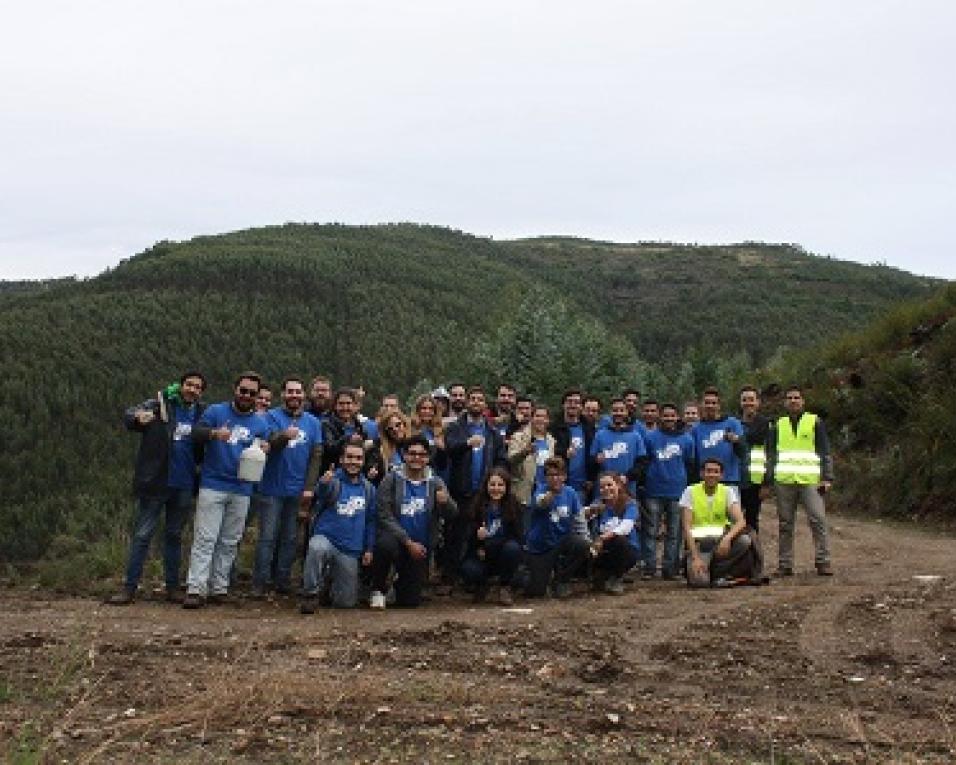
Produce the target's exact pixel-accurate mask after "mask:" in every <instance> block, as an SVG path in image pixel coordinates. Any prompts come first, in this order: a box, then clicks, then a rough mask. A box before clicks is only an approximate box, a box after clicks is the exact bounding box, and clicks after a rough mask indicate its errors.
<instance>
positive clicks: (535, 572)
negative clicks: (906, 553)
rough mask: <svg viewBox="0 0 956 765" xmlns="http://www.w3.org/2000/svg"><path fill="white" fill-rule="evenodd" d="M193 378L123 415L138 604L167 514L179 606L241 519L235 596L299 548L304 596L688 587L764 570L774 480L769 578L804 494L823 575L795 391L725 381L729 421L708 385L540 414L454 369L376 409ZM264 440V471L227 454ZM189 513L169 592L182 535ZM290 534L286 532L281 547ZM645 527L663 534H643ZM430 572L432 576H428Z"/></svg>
mask: <svg viewBox="0 0 956 765" xmlns="http://www.w3.org/2000/svg"><path fill="white" fill-rule="evenodd" d="M205 389H206V378H205V377H204V376H203V375H202V374H201V373H199V372H196V371H188V372H186V373H184V374H183V375H182V377H181V378H180V380H179V382H178V383H175V384H172V385H170V386H168V387H167V388H165V389H164V390H162V391H159V392H158V393H157V395H156V397H155V398H152V399H149V400H147V401H144V402H143V403H140V404H138V405H136V406H133V407H131V408H130V409H128V410H127V411H126V413H125V418H124V419H125V424H126V427H127V428H128V429H129V430H131V431H135V432H138V433H140V434H141V442H140V448H139V451H138V454H137V461H136V468H135V475H134V490H135V494H136V496H137V512H136V519H135V522H134V529H133V534H132V541H131V547H130V553H129V561H128V565H127V570H126V577H125V582H124V585H123V588H122V590H120V591H119V592H118V593H116V594H115V595H113V596H112V597H111V598H110V599H109V602H110V603H113V604H117V605H121V604H126V603H130V602H132V601H133V600H134V599H135V598H136V594H137V590H138V587H139V583H140V580H141V578H142V573H143V567H144V562H145V560H146V557H147V555H148V551H149V547H150V543H151V540H152V537H153V535H154V533H155V530H156V528H157V527H158V525H159V522H160V520H161V519H162V517H163V516H164V515H165V537H164V546H163V550H164V552H163V565H164V572H165V583H166V596H167V598H168V599H169V600H172V601H176V602H182V605H183V606H184V607H186V608H200V607H203V606H204V605H206V604H207V603H214V602H221V601H224V600H229V599H231V598H232V597H233V596H232V595H231V594H230V588H231V585H232V583H233V581H234V565H235V559H236V554H237V550H238V546H239V544H240V542H241V540H242V538H243V535H244V532H245V529H246V525H247V517H248V516H249V515H250V508H252V511H253V512H252V515H254V516H255V518H256V520H257V523H258V535H257V539H256V549H255V555H254V561H255V562H254V566H253V572H252V591H251V593H250V595H251V596H252V597H265V596H267V594H268V592H269V590H270V589H273V590H274V591H275V592H277V593H283V594H292V593H293V592H294V591H295V589H297V588H296V587H294V586H293V582H292V576H293V568H294V564H295V561H296V558H297V556H298V555H299V553H300V550H301V551H302V556H303V563H302V582H301V595H302V600H301V611H302V612H303V613H307V614H308V613H314V612H315V610H316V608H317V607H318V606H319V605H323V604H328V605H332V606H335V607H342V608H347V607H353V606H355V605H357V604H358V603H359V602H360V601H362V600H365V599H366V598H367V599H368V604H369V606H370V607H371V608H376V609H379V608H385V607H386V604H388V603H394V604H395V605H399V606H406V607H414V606H417V605H418V604H420V603H421V602H422V600H423V598H424V597H427V593H428V591H429V587H430V586H434V587H436V588H442V589H445V590H448V589H450V588H452V587H454V586H456V585H462V586H464V587H465V588H466V589H467V590H468V591H469V592H471V593H472V594H473V596H474V597H475V598H476V599H478V600H482V599H484V598H486V597H488V595H489V593H490V591H491V588H492V587H494V586H496V587H497V599H498V601H499V602H500V603H502V604H505V605H507V604H510V603H512V602H513V601H514V597H515V596H516V595H518V594H523V595H524V596H525V597H540V596H543V595H546V594H547V593H548V592H550V593H551V594H552V595H554V596H555V597H566V596H567V595H568V594H569V593H570V592H571V583H572V581H573V580H575V579H585V580H590V581H591V583H592V584H593V586H594V587H596V588H599V589H601V590H603V591H605V592H607V593H610V594H621V593H623V592H624V583H625V578H626V577H631V576H639V577H643V578H645V579H651V578H654V577H655V576H657V575H658V558H659V557H660V568H659V570H660V576H661V577H662V578H664V579H677V578H680V577H685V578H686V580H687V583H688V584H689V585H691V586H713V585H733V584H742V583H758V582H761V581H764V577H763V570H762V552H761V549H760V544H759V533H758V532H759V523H760V507H761V503H762V501H763V500H764V499H766V498H767V497H768V496H769V494H770V491H771V490H773V491H775V495H776V503H777V513H778V518H779V525H780V541H779V559H778V568H777V571H776V575H778V576H792V575H793V573H794V561H793V536H794V521H795V517H796V511H797V507H798V504H803V506H804V508H805V510H806V514H807V517H808V520H809V524H810V529H811V533H812V536H813V541H814V547H815V560H814V564H815V568H816V572H817V573H818V574H819V575H821V576H829V575H832V572H833V569H832V566H831V561H830V552H829V543H828V537H827V525H826V514H825V506H824V497H825V495H826V492H827V491H829V489H830V486H831V482H832V480H833V474H832V458H831V455H830V450H829V443H828V440H827V435H826V430H825V428H824V425H823V422H822V420H821V419H820V418H819V417H817V416H816V415H814V414H811V413H809V412H806V411H805V409H804V399H803V394H802V391H801V390H800V388H799V387H797V386H791V387H790V388H788V389H787V390H786V392H785V409H786V411H785V412H784V413H783V414H782V415H781V416H779V417H777V418H768V417H767V416H766V415H764V414H763V413H762V412H761V399H760V394H759V392H758V391H757V389H756V388H754V387H751V386H747V387H744V388H743V389H742V390H741V391H740V392H739V406H740V416H739V417H736V416H731V415H728V414H726V413H724V412H723V411H722V406H721V398H720V392H719V391H718V390H717V389H716V388H712V387H711V388H707V389H706V390H704V391H703V393H702V395H701V398H700V401H699V403H698V402H689V403H687V404H685V405H684V406H683V407H680V408H679V407H678V406H677V405H676V404H674V403H668V402H658V401H655V400H650V399H648V400H644V401H642V400H641V395H640V392H639V391H637V390H633V389H631V390H625V391H623V392H622V394H621V395H620V396H619V397H615V398H613V399H612V400H611V401H610V402H609V405H608V407H607V411H605V407H604V406H603V403H602V402H601V401H600V399H598V398H596V397H593V396H589V395H587V394H585V393H583V392H582V391H581V390H579V389H576V388H571V389H569V390H567V391H565V392H564V394H563V396H562V399H561V408H560V410H559V411H554V412H552V411H551V410H550V409H549V407H548V406H547V405H545V404H543V403H541V402H535V401H532V400H531V399H530V398H528V397H523V396H519V395H518V392H517V390H516V388H515V387H514V386H513V385H510V384H502V385H499V386H498V388H497V390H496V391H495V394H496V395H495V398H494V401H493V402H489V401H488V399H487V397H486V393H485V391H484V390H483V389H482V388H481V387H479V386H471V387H466V386H465V385H463V384H460V383H456V384H452V385H450V386H448V388H447V389H446V388H444V387H439V388H437V389H435V390H434V391H432V392H431V393H428V394H424V395H421V396H418V397H417V398H416V399H415V401H414V404H413V406H412V407H411V411H410V412H409V413H408V414H406V413H405V412H404V411H403V410H402V407H401V405H400V401H399V398H398V396H396V395H386V396H384V397H383V399H382V401H381V406H380V407H379V409H378V411H377V414H376V416H375V417H374V418H370V417H366V416H364V415H363V414H362V413H361V410H362V406H363V403H364V391H363V390H362V389H361V388H339V389H337V390H335V391H334V393H333V389H332V384H331V381H330V380H329V379H328V378H327V377H323V376H319V377H315V378H314V379H313V380H312V381H311V384H310V386H309V388H308V391H307V390H306V386H305V382H304V381H303V380H302V379H300V378H298V377H288V378H286V379H285V380H284V381H283V382H282V385H281V386H280V388H279V390H278V391H277V393H278V396H279V398H280V403H278V404H277V405H275V406H273V402H272V395H273V392H272V390H271V389H269V388H268V387H267V386H266V385H265V383H264V382H263V381H262V379H261V378H260V376H259V375H258V374H256V373H254V372H244V373H242V374H240V375H238V376H237V378H236V379H235V381H234V385H233V396H232V399H231V400H229V401H223V402H220V403H216V404H211V405H208V406H206V405H205V404H204V403H203V402H202V395H203V392H204V391H205ZM255 447H258V449H260V450H261V451H260V452H258V453H259V454H260V458H261V455H262V453H265V454H266V456H265V458H264V460H265V463H264V469H263V470H262V471H261V474H259V475H256V476H255V477H254V478H250V476H249V474H248V473H246V472H245V468H244V467H243V460H244V459H246V456H248V454H249V450H250V449H252V448H255ZM194 502H195V514H194V522H193V537H192V549H191V551H190V555H189V566H188V574H187V576H186V588H185V589H186V591H185V595H183V594H182V592H181V580H180V570H181V556H182V532H183V527H184V525H185V523H186V521H187V520H188V519H189V517H190V515H192V514H193V505H194ZM300 529H304V534H302V537H303V539H302V543H301V545H300ZM659 538H662V539H663V546H662V548H663V549H662V550H660V551H659V550H658V540H659ZM433 569H434V571H435V572H436V576H435V577H434V578H435V582H434V585H432V584H430V582H431V580H432V577H431V575H430V574H431V572H432V570H433Z"/></svg>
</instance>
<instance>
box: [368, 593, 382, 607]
mask: <svg viewBox="0 0 956 765" xmlns="http://www.w3.org/2000/svg"><path fill="white" fill-rule="evenodd" d="M368 607H369V608H377V609H384V608H385V596H384V595H383V594H382V593H380V592H379V591H378V590H375V592H373V593H372V597H371V598H369V601H368Z"/></svg>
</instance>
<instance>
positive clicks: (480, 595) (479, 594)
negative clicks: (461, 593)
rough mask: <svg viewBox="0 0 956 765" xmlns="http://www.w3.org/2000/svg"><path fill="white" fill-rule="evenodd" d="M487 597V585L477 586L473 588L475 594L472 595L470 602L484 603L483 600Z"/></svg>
mask: <svg viewBox="0 0 956 765" xmlns="http://www.w3.org/2000/svg"><path fill="white" fill-rule="evenodd" d="M487 597H488V585H487V584H479V585H478V586H477V587H475V593H474V595H473V596H472V600H473V601H474V602H475V603H484V602H485V598H487Z"/></svg>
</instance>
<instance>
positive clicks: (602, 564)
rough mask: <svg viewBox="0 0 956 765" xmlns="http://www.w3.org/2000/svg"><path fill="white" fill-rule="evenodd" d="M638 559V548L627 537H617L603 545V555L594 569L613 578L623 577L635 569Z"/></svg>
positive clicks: (595, 563)
mask: <svg viewBox="0 0 956 765" xmlns="http://www.w3.org/2000/svg"><path fill="white" fill-rule="evenodd" d="M638 557H640V556H639V555H638V552H637V548H636V547H634V546H633V545H632V544H631V543H630V542H629V541H628V539H627V537H621V536H616V537H614V538H613V539H611V540H610V541H608V542H604V543H603V544H602V545H601V554H600V555H598V557H597V559H596V560H595V561H594V567H595V568H596V569H598V570H599V571H602V572H605V573H607V574H610V575H611V576H613V577H622V576H624V574H626V573H627V572H628V571H630V570H631V569H632V568H634V564H635V563H637V559H638Z"/></svg>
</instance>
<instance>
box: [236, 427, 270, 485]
mask: <svg viewBox="0 0 956 765" xmlns="http://www.w3.org/2000/svg"><path fill="white" fill-rule="evenodd" d="M259 443H260V441H259V439H258V438H254V439H253V440H252V443H251V444H250V445H249V446H247V447H246V448H245V449H243V450H242V454H240V455H239V480H240V481H249V482H250V483H258V482H259V481H261V480H262V471H263V470H265V468H266V453H265V452H264V451H262V447H261V446H259Z"/></svg>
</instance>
